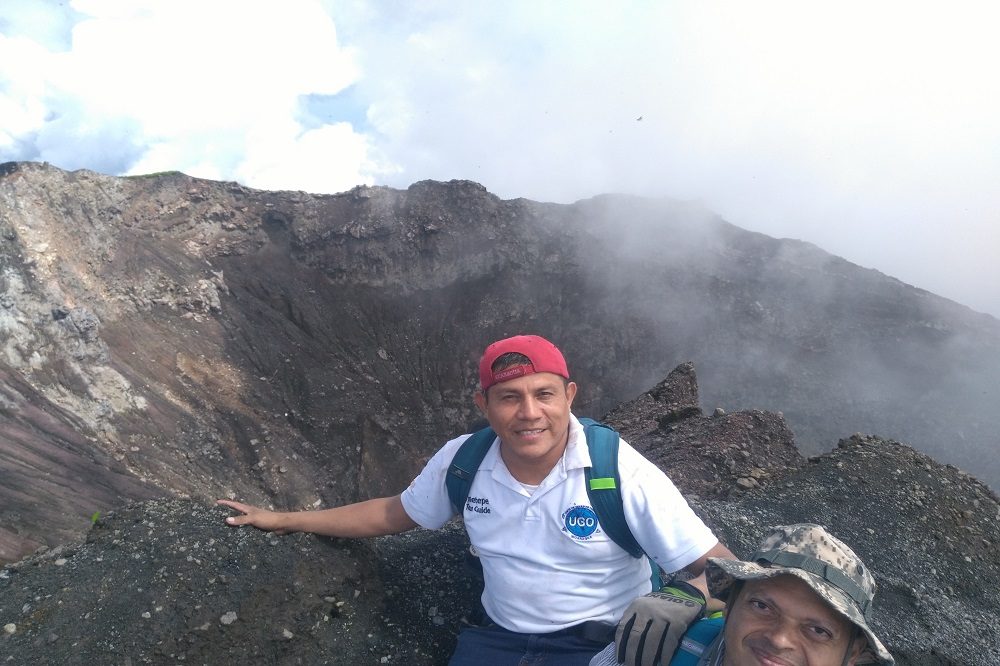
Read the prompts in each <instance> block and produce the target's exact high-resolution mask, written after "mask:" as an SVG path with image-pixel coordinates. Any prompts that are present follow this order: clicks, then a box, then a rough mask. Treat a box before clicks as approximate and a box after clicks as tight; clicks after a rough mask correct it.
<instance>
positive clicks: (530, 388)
mask: <svg viewBox="0 0 1000 666" xmlns="http://www.w3.org/2000/svg"><path fill="white" fill-rule="evenodd" d="M574 397H576V384H574V383H573V382H567V381H566V380H565V379H563V378H562V377H560V376H559V375H556V374H553V373H551V372H537V373H533V374H529V375H524V376H522V377H517V378H515V379H510V380H508V381H505V382H501V383H499V384H494V385H493V386H491V387H490V388H489V389H488V390H487V391H486V393H485V394H483V393H477V394H476V405H477V406H478V407H479V409H480V410H481V411H482V412H483V414H484V415H485V416H486V420H487V421H489V422H490V427H491V428H493V430H494V431H495V432H496V433H497V435H499V436H500V442H501V444H500V453H501V456H502V457H503V461H504V463H505V464H506V465H507V468H508V469H509V470H510V473H511V474H512V475H513V476H514V478H515V479H517V480H518V481H521V482H523V483H530V484H537V483H540V482H541V481H542V480H543V479H544V478H545V477H546V475H548V473H549V471H550V470H551V469H552V468H553V467H554V466H555V464H556V463H557V462H558V461H559V458H561V457H562V454H563V451H564V450H565V449H566V442H567V441H568V437H569V413H570V407H571V406H572V404H573V398H574Z"/></svg>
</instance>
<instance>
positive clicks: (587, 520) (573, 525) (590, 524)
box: [562, 504, 600, 541]
mask: <svg viewBox="0 0 1000 666" xmlns="http://www.w3.org/2000/svg"><path fill="white" fill-rule="evenodd" d="M562 519H563V532H568V533H569V535H570V536H571V537H573V538H574V539H576V540H577V541H587V540H588V539H590V538H591V537H593V536H594V534H595V533H596V532H597V531H598V529H599V527H600V523H599V522H598V520H597V514H596V513H595V512H594V510H593V509H591V508H590V507H589V506H584V505H580V504H577V505H574V506H571V507H570V508H569V509H567V510H566V511H564V512H563V515H562Z"/></svg>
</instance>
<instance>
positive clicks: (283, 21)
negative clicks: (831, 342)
mask: <svg viewBox="0 0 1000 666" xmlns="http://www.w3.org/2000/svg"><path fill="white" fill-rule="evenodd" d="M39 7H45V8H48V9H46V10H44V11H47V12H48V13H43V14H39V13H38V12H40V11H43V10H42V9H39ZM52 7H54V5H49V4H47V3H29V2H27V1H26V0H10V1H9V2H8V1H6V0H5V2H4V4H3V5H2V7H0V31H2V34H0V63H2V68H0V114H2V117H3V118H4V124H3V127H2V129H0V159H15V158H19V159H46V160H49V161H51V162H53V163H55V164H57V165H59V166H62V167H65V168H77V167H88V168H93V169H96V170H99V171H108V172H112V173H140V172H151V171H162V170H169V169H177V170H182V171H185V172H188V173H191V174H192V175H197V176H204V177H209V178H217V179H223V180H230V179H236V180H240V181H241V182H244V183H246V184H248V185H251V186H255V187H261V188H282V189H305V190H312V191H317V192H330V191H337V190H343V189H348V188H349V187H351V186H353V185H355V184H358V183H372V182H378V183H385V184H390V185H395V186H403V187H405V186H407V185H409V184H410V183H412V182H413V181H415V180H419V179H423V178H438V179H450V178H468V179H473V180H477V181H479V182H482V183H483V184H484V185H486V186H487V187H488V188H490V189H491V190H492V191H494V192H496V193H497V194H499V195H501V196H504V197H518V196H524V197H529V198H533V199H539V200H547V201H562V202H568V201H573V200H576V199H579V198H584V197H589V196H593V195H595V194H598V193H602V192H631V193H636V194H644V195H651V196H671V197H675V198H680V199H695V200H700V201H702V202H704V204H705V205H706V206H707V207H709V208H711V209H714V210H717V211H718V212H719V213H721V214H722V215H723V216H725V217H726V218H727V219H728V220H730V221H731V222H733V223H735V224H737V225H740V226H743V227H746V228H750V229H754V230H758V231H763V232H764V233H768V234H771V235H775V236H789V237H796V238H802V239H805V240H809V241H812V242H814V243H816V244H818V245H820V246H821V247H823V248H824V249H827V250H829V251H831V252H834V253H836V254H840V255H842V256H844V257H846V258H847V259H850V260H852V261H856V262H858V263H861V264H863V265H866V266H871V267H875V268H878V269H880V270H882V271H883V272H886V273H889V274H892V275H895V276H897V277H899V278H901V279H903V280H905V281H907V282H910V283H912V284H915V285H917V286H920V287H924V288H926V289H929V290H931V291H935V292H938V293H941V294H942V295H945V296H948V297H951V298H954V299H956V300H959V301H961V302H964V303H967V304H969V305H972V306H974V307H977V308H979V309H984V310H989V311H991V312H992V313H994V314H997V315H1000V268H998V266H1000V242H998V238H997V234H998V232H997V228H998V226H1000V224H998V223H1000V188H997V187H996V183H997V182H1000V78H998V77H996V76H995V75H994V73H993V72H992V71H991V70H992V68H993V67H994V64H995V63H996V62H998V61H1000V41H998V40H996V39H995V38H993V35H992V34H991V31H992V30H993V26H995V25H997V23H998V21H997V19H998V18H1000V9H996V8H994V5H993V4H992V3H986V2H974V1H961V0H958V1H956V2H952V3H950V4H949V5H948V6H947V8H946V9H944V8H943V6H942V5H940V4H939V3H926V2H920V1H917V2H912V1H911V2H902V0H893V1H886V2H879V3H871V2H859V1H857V0H845V1H844V2H840V3H835V4H828V5H817V4H815V3H801V2H792V1H791V0H785V1H773V0H772V1H765V2H759V3H745V2H736V1H731V2H726V1H718V0H716V1H711V0H709V1H700V0H699V1H695V0H690V1H679V2H670V3H666V2H652V1H650V2H638V1H634V2H622V3H608V2H599V1H597V0H574V1H573V2H568V1H564V2H556V1H554V2H545V3H537V2H528V1H526V0H525V1H513V2H505V3H456V2H448V1H445V0H437V1H434V0H427V1H424V2H420V3H413V2H402V1H398V0H397V1H392V2H390V1H386V2H364V1H360V0H356V1H353V2H351V1H348V0H336V1H334V0H316V1H310V0H293V1H289V2H285V3H280V4H278V3H273V2H265V1H264V0H240V1H237V0H204V1H201V2H194V1H193V0H177V1H174V2H168V1H166V0H76V1H75V2H73V3H72V7H73V9H74V11H75V12H76V13H75V14H72V13H70V12H65V11H63V12H60V13H52V11H51V10H52ZM43 18H44V21H42V19H43ZM40 22H43V23H44V25H45V26H47V27H39V23H40ZM69 26H73V28H72V32H70V30H69ZM70 37H71V39H70ZM70 47H71V48H70ZM305 96H313V97H316V96H318V97H319V98H322V100H325V101H323V102H322V104H320V105H319V107H318V108H320V110H321V111H322V113H303V108H302V104H303V99H304V98H305ZM347 98H350V99H349V100H348V101H345V100H347ZM348 102H349V103H348ZM338 105H339V106H338ZM314 110H315V109H310V111H314ZM640 117H641V118H642V120H637V119H638V118H640Z"/></svg>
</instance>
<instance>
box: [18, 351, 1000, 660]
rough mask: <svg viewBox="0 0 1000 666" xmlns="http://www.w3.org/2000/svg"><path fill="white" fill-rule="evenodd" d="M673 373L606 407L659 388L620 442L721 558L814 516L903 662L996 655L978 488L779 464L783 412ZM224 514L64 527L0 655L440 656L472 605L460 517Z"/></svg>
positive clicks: (877, 449)
mask: <svg viewBox="0 0 1000 666" xmlns="http://www.w3.org/2000/svg"><path fill="white" fill-rule="evenodd" d="M678 376H681V377H683V384H684V385H685V386H686V387H687V388H686V390H687V391H688V392H689V394H690V392H691V391H694V393H693V395H690V397H691V398H693V399H696V397H697V384H696V382H695V378H694V372H693V368H692V367H691V366H690V365H685V366H682V367H681V368H679V369H678V371H677V373H675V375H674V377H673V378H672V379H670V380H668V381H666V382H665V383H661V384H660V385H659V386H657V387H656V388H655V389H653V390H652V391H650V392H648V393H646V394H644V395H643V396H640V398H638V399H636V400H634V401H633V402H632V403H631V404H632V406H633V408H632V409H630V408H629V407H628V406H623V407H620V408H618V409H616V410H615V411H614V415H615V417H616V419H617V420H618V421H619V422H621V423H633V424H641V423H647V424H648V423H649V421H650V419H653V420H654V421H656V420H657V419H656V416H657V415H656V410H655V408H654V406H655V405H657V404H659V405H663V412H662V413H661V414H660V417H661V418H660V419H659V421H661V422H663V423H665V424H666V425H665V426H663V427H658V428H657V430H650V429H648V428H647V429H646V430H645V432H643V433H639V432H636V433H634V434H633V435H632V439H633V441H634V443H635V445H636V446H637V447H640V448H644V449H645V450H646V453H647V455H649V456H650V457H653V458H655V459H657V460H659V461H667V460H670V459H672V458H678V457H679V458H680V459H681V460H682V462H675V463H672V465H673V466H672V468H671V474H672V478H673V479H674V480H675V481H676V483H677V485H678V486H680V487H682V488H690V487H694V488H696V489H698V490H699V492H700V494H701V497H700V498H693V497H692V505H693V506H694V508H695V510H696V511H698V512H699V513H700V514H701V515H702V516H703V517H704V518H705V519H706V520H707V521H708V522H709V523H710V524H711V525H712V526H713V529H715V530H716V533H717V534H718V535H719V536H720V538H721V539H722V540H723V541H724V542H725V543H727V544H728V545H729V546H730V547H731V548H732V549H733V550H734V551H735V552H736V553H737V554H738V555H741V556H744V557H746V556H749V555H750V554H751V553H752V552H753V550H754V549H755V547H756V545H757V543H758V542H759V541H760V538H761V537H762V535H763V534H764V532H765V531H766V530H767V528H768V527H770V526H772V525H776V524H786V523H791V522H801V521H811V522H819V523H821V524H824V525H827V526H829V527H830V528H831V530H832V531H833V532H834V533H836V534H837V535H838V536H840V537H842V538H843V539H844V540H845V541H847V542H848V543H849V544H851V546H852V547H853V548H855V550H857V551H858V553H859V554H860V555H861V556H862V557H863V558H864V559H865V560H866V561H867V562H868V564H869V566H870V567H871V568H872V569H873V572H874V575H875V578H876V581H877V583H878V585H879V591H878V594H877V598H876V603H875V611H874V617H873V626H874V628H875V630H876V631H877V632H879V634H880V636H881V637H882V638H883V640H884V642H885V643H886V644H887V645H888V647H889V649H890V650H891V651H892V652H893V654H894V655H895V656H896V657H897V663H899V664H900V666H909V665H921V666H923V665H930V664H949V665H958V664H963V665H968V664H976V665H977V666H978V665H982V666H990V665H992V664H1000V657H998V656H997V652H996V646H997V645H1000V629H998V628H997V625H996V623H995V622H993V619H994V618H995V617H996V616H997V614H998V613H1000V555H998V553H997V549H996V547H995V544H996V543H998V540H1000V526H998V519H1000V504H998V498H997V496H996V495H995V494H994V493H992V492H991V491H990V490H988V489H987V488H986V487H985V486H983V484H981V483H979V482H978V481H975V480H974V479H972V478H971V477H969V475H968V474H965V473H964V472H961V471H959V470H957V469H955V468H953V467H950V466H943V465H940V464H939V463H936V462H934V461H933V460H931V459H930V458H928V457H927V456H925V455H923V454H921V453H918V452H916V451H914V450H913V449H911V448H909V447H907V446H904V445H901V444H899V443H897V442H892V441H889V440H884V439H880V438H877V437H870V436H864V435H855V436H852V437H850V438H848V439H845V440H842V441H841V442H840V444H839V446H838V448H837V449H835V450H834V451H832V452H829V453H827V454H824V455H821V456H815V457H813V458H811V459H810V460H808V461H803V460H801V459H799V460H798V461H797V464H790V463H794V462H796V461H795V460H789V455H788V446H787V444H788V443H787V442H785V441H784V440H783V437H784V435H785V433H787V428H786V427H785V426H784V424H783V419H782V417H781V416H780V415H777V414H768V413H765V412H750V413H743V412H737V413H734V414H732V415H730V416H731V417H732V418H719V417H703V416H699V415H691V416H688V417H687V418H684V419H680V420H679V421H677V420H672V419H671V418H669V417H670V415H672V414H676V413H677V412H676V409H672V408H671V406H672V405H674V404H676V402H675V401H671V400H663V398H664V395H665V393H664V387H665V386H668V385H672V384H674V380H676V379H677V377H678ZM609 420H610V419H609ZM748 424H753V425H754V426H755V427H754V428H753V430H752V433H759V434H750V432H748V428H747V425H748ZM681 425H683V426H684V429H683V430H681V428H679V427H676V428H675V427H674V426H681ZM678 433H679V434H678ZM695 435H697V438H695ZM696 442H697V443H696ZM734 442H747V443H748V447H749V449H750V450H752V451H753V453H752V457H754V458H756V459H758V460H759V461H760V463H761V464H762V466H763V468H764V469H766V470H767V472H768V473H767V474H763V475H759V476H756V477H753V478H755V479H756V480H757V485H756V486H755V487H752V488H748V489H746V490H745V491H739V492H736V491H734V489H733V488H732V486H733V484H732V482H731V476H725V475H724V474H723V473H720V477H719V478H718V480H717V481H716V484H717V485H716V486H714V487H712V486H711V484H710V483H709V481H708V480H707V479H706V478H705V477H703V476H699V474H701V473H702V472H703V471H704V470H705V469H706V468H707V467H711V466H712V465H715V466H716V467H717V468H719V469H726V464H727V461H729V460H731V459H732V456H733V443H734ZM691 448H695V449H697V451H696V452H694V453H693V454H692V455H687V456H685V455H684V454H685V453H690V452H689V451H688V449H691ZM739 450H745V449H739ZM771 463H773V464H771ZM688 495H689V497H691V495H690V493H689V494H688ZM227 513H228V511H223V510H222V509H220V508H217V507H211V508H210V507H207V506H205V505H204V504H202V503H198V502H194V501H178V500H153V501H149V502H145V503H142V504H135V505H131V506H128V507H125V508H123V509H121V510H118V511H115V512H114V513H112V514H110V515H107V516H104V517H101V518H100V519H99V520H98V521H97V523H96V524H95V525H94V526H93V528H92V529H91V530H90V532H89V534H88V536H87V539H86V540H85V541H83V542H81V543H78V544H73V545H70V546H66V547H62V548H57V549H54V550H50V551H47V552H44V553H41V554H38V555H36V556H33V557H31V558H28V559H26V560H24V561H22V562H19V563H17V564H14V565H8V566H7V567H5V568H4V569H2V570H0V624H2V625H4V626H5V627H8V629H5V630H4V632H3V634H0V663H17V664H21V663H33V664H34V663H38V664H53V665H54V664H60V665H61V664H74V663H133V664H141V663H151V664H168V663H169V664H176V663H188V664H208V665H213V664H220V663H276V664H403V663H406V664H444V663H447V659H448V655H449V654H450V652H451V650H452V648H453V646H454V640H455V635H456V634H457V631H458V629H459V628H460V626H461V625H462V623H463V622H464V621H467V619H468V618H470V617H471V616H472V615H473V613H474V611H475V607H476V597H477V594H478V590H479V589H480V587H479V585H480V582H479V580H478V579H477V578H476V576H475V575H474V574H473V573H472V572H471V571H470V569H469V568H468V567H467V566H466V565H465V559H466V552H467V551H466V548H467V544H468V540H467V539H466V537H465V534H464V531H462V529H461V527H460V526H459V525H457V524H451V525H449V526H448V527H446V528H445V529H443V530H440V531H437V532H429V531H426V530H419V529H418V530H414V531H413V532H410V533H407V534H403V535H397V536H391V537H384V538H380V539H373V540H369V541H364V542H362V541H349V540H330V539H324V538H319V537H314V536H310V535H291V536H287V537H276V536H273V535H269V534H265V533H262V532H259V531H257V530H254V529H251V528H230V527H227V526H225V525H224V524H223V516H225V515H226V514H227Z"/></svg>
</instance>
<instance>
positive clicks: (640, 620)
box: [615, 581, 705, 666]
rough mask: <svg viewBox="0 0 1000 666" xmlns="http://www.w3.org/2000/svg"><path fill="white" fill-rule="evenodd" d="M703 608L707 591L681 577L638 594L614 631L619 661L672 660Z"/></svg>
mask: <svg viewBox="0 0 1000 666" xmlns="http://www.w3.org/2000/svg"><path fill="white" fill-rule="evenodd" d="M704 611H705V597H704V595H702V593H701V592H699V591H698V589H697V588H695V587H693V586H691V585H689V584H688V583H684V582H681V581H676V582H672V583H670V585H669V587H665V588H663V589H662V590H660V591H659V592H651V593H649V594H647V595H646V596H644V597H639V598H637V599H636V600H635V601H633V602H632V603H631V604H630V605H629V607H628V608H627V609H625V614H624V615H622V619H621V622H619V623H618V629H617V630H616V631H615V645H616V646H617V651H618V661H619V662H620V663H623V664H625V666H659V664H660V662H661V660H662V661H663V663H669V662H670V658H671V657H672V656H673V654H674V650H676V649H677V646H678V645H679V644H680V641H681V637H682V636H683V635H684V632H685V631H687V628H688V626H689V625H690V624H691V623H692V622H694V621H695V620H697V619H698V618H699V617H701V616H702V614H703V613H704Z"/></svg>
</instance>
